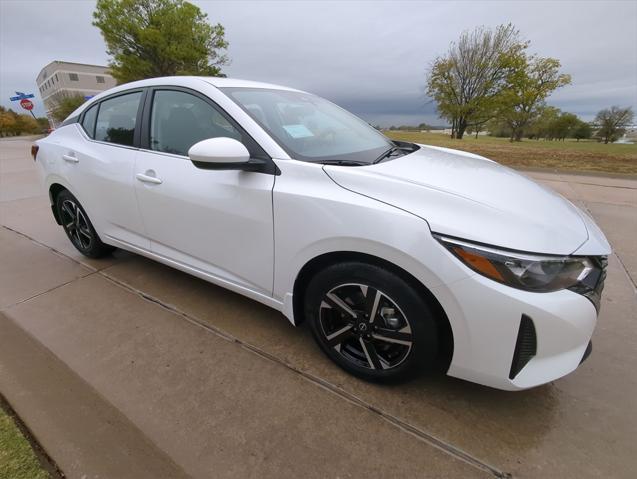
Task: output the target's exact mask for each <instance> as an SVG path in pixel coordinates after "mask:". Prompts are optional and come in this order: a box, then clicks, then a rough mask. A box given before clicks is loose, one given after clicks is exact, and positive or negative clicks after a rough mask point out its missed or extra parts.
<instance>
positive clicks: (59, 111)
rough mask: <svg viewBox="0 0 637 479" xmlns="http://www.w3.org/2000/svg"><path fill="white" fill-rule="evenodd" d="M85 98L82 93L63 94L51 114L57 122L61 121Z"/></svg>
mask: <svg viewBox="0 0 637 479" xmlns="http://www.w3.org/2000/svg"><path fill="white" fill-rule="evenodd" d="M85 101H86V99H85V98H84V97H83V96H82V95H64V96H62V97H61V98H60V99H59V100H58V101H57V102H56V104H55V107H54V108H53V111H51V116H53V118H54V119H55V121H57V122H63V121H64V120H65V119H66V118H67V117H68V116H69V115H70V114H71V113H73V112H74V111H75V110H76V109H77V108H79V106H80V105H82V104H83V103H84V102H85Z"/></svg>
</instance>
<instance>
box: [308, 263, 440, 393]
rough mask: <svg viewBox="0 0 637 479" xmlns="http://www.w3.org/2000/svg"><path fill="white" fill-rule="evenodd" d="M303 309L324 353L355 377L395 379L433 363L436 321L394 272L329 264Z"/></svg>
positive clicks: (310, 290)
mask: <svg viewBox="0 0 637 479" xmlns="http://www.w3.org/2000/svg"><path fill="white" fill-rule="evenodd" d="M304 312H305V318H306V319H307V320H309V323H310V327H311V329H312V333H313V335H314V338H315V339H316V341H317V342H318V344H319V346H320V347H321V349H322V350H323V351H324V352H325V354H327V356H328V357H330V358H331V359H332V360H333V361H334V362H336V363H337V364H338V365H339V366H341V367H342V368H343V369H345V370H346V371H348V372H350V373H352V374H354V375H356V376H358V377H361V378H363V379H366V380H369V381H377V382H378V381H400V380H406V379H410V378H412V377H414V376H416V375H418V374H419V373H421V372H423V371H424V370H427V369H430V368H431V367H432V366H433V365H434V362H435V358H436V355H437V348H438V339H437V338H438V335H437V328H436V321H435V319H434V317H433V316H432V313H431V311H430V309H429V307H428V305H427V303H426V301H425V300H424V299H423V298H422V297H421V295H420V294H419V293H418V291H417V290H416V289H414V288H413V287H412V286H411V285H410V284H409V283H408V282H407V281H405V280H404V279H403V278H402V277H400V276H399V275H397V274H395V273H394V272H391V271H388V270H386V269H384V268H381V267H378V266H374V265H370V264H366V263H359V262H348V263H340V264H336V265H333V266H330V267H328V268H326V269H324V270H322V271H321V272H319V273H318V274H317V275H316V276H315V277H314V278H313V279H312V280H311V281H310V283H309V285H308V287H307V290H306V295H305V308H304Z"/></svg>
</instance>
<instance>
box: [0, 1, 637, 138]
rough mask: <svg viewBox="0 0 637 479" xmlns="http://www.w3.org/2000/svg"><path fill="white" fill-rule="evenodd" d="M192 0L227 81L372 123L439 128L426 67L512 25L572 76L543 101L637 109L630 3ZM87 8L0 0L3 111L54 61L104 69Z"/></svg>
mask: <svg viewBox="0 0 637 479" xmlns="http://www.w3.org/2000/svg"><path fill="white" fill-rule="evenodd" d="M192 3H196V4H197V5H199V6H200V7H201V8H202V9H203V10H204V11H205V12H206V13H208V15H209V19H210V21H211V22H213V23H216V22H220V23H221V24H223V25H224V27H225V28H226V36H227V39H228V41H229V42H230V47H229V50H228V54H229V56H230V58H231V60H232V63H231V65H229V66H227V67H225V68H224V71H225V73H226V74H227V75H228V76H229V77H236V78H244V79H250V80H260V81H267V82H272V83H280V84H284V85H288V86H292V87H295V88H299V89H302V90H307V91H310V92H313V93H316V94H319V95H321V96H324V97H326V98H328V99H330V100H332V101H334V102H336V103H338V104H339V105H341V106H343V107H345V108H347V109H349V110H351V111H353V112H354V113H356V114H358V115H359V116H361V117H363V118H364V119H365V120H367V121H369V122H371V123H374V124H376V123H379V124H381V125H383V126H389V125H391V124H396V125H399V124H418V123H421V122H427V123H433V124H442V123H443V122H442V121H441V120H439V119H438V118H437V115H436V113H435V106H434V105H432V104H431V103H430V102H428V100H427V97H426V95H425V93H424V79H425V71H426V69H427V66H428V64H429V63H430V62H431V61H432V60H433V59H434V58H435V57H436V56H437V55H439V54H443V53H444V52H445V51H446V50H447V48H448V46H449V43H450V42H451V41H453V40H455V39H457V37H458V36H459V34H460V33H461V32H462V30H465V29H472V28H474V27H476V26H479V25H486V26H490V27H492V26H496V25H498V24H502V23H508V22H512V23H513V24H515V25H516V27H517V28H518V29H519V30H520V31H521V33H522V35H523V37H524V38H526V39H527V40H530V41H531V49H530V50H531V52H534V53H538V54H540V55H542V56H551V57H555V58H558V59H559V60H560V61H561V62H562V70H563V72H565V73H570V74H571V75H572V77H573V83H572V84H571V85H570V86H567V87H564V88H562V89H561V90H559V91H558V92H556V93H554V94H553V96H551V97H550V98H549V103H550V104H552V105H555V106H558V107H560V108H562V109H564V110H567V111H571V112H574V113H577V114H578V115H580V116H581V117H582V118H583V119H585V120H590V119H592V118H593V117H594V115H595V113H596V112H597V111H598V110H599V109H601V108H604V107H607V106H611V105H621V106H628V105H630V106H632V107H633V109H635V110H636V111H637V1H630V0H626V1H618V2H610V1H584V0H581V1H576V2H570V1H547V2H542V1H527V2H522V1H496V2H482V1H466V2H451V1H449V2H445V1H438V2H420V1H410V2H397V1H395V2H381V1H359V2H347V1H338V2H337V1H334V2H328V1H321V2H309V1H298V2H293V1H287V2H268V1H260V2H257V1H245V2H244V1H230V2H228V1H193V2H192ZM94 6H95V2H94V1H90V0H74V1H72V0H65V1H57V0H48V1H39V0H0V95H1V101H0V103H1V104H2V105H4V106H12V105H11V102H10V101H9V97H10V96H12V95H13V94H14V91H15V90H19V91H26V92H32V93H36V98H35V100H36V114H42V113H43V109H42V106H41V105H42V103H41V100H40V98H39V95H38V93H39V92H38V91H37V88H36V85H35V78H36V76H37V74H38V73H39V71H40V70H41V69H42V67H44V66H45V65H46V64H47V63H49V62H50V61H52V60H65V61H72V62H80V63H93V64H104V65H106V64H107V62H108V56H107V55H106V53H105V47H104V42H103V40H102V37H101V35H100V33H99V31H98V30H97V29H96V28H95V27H93V26H92V25H91V14H92V11H93V9H94ZM13 107H14V109H15V107H16V105H15V104H14V105H13ZM18 109H19V108H18Z"/></svg>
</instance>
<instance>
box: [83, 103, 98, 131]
mask: <svg viewBox="0 0 637 479" xmlns="http://www.w3.org/2000/svg"><path fill="white" fill-rule="evenodd" d="M97 107H98V105H93V106H92V107H91V108H89V109H88V110H87V111H86V113H84V119H83V120H82V128H84V131H86V134H87V135H88V136H90V137H91V138H95V119H96V118H97Z"/></svg>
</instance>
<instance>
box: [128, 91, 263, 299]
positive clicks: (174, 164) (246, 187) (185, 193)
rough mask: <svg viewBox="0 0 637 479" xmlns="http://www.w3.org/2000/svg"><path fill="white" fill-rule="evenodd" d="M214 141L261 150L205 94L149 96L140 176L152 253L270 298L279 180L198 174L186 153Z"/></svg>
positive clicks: (212, 172) (156, 93)
mask: <svg viewBox="0 0 637 479" xmlns="http://www.w3.org/2000/svg"><path fill="white" fill-rule="evenodd" d="M215 137H229V138H233V139H236V140H238V141H241V142H243V143H244V144H246V146H247V147H248V149H249V151H250V153H251V155H252V154H254V155H259V154H260V153H261V152H262V150H260V149H259V147H258V146H255V144H254V141H253V140H251V138H248V137H246V135H245V132H243V131H242V130H241V128H240V127H239V126H238V125H237V124H236V122H234V120H232V118H230V117H229V115H227V113H225V112H224V111H223V110H222V109H220V108H219V107H218V105H217V104H215V103H214V102H213V101H212V100H211V99H210V98H208V97H206V96H204V95H202V94H201V93H197V92H193V91H190V90H185V89H181V90H178V89H172V88H160V87H158V88H155V89H152V90H151V91H149V93H148V96H147V98H146V105H145V108H144V119H143V126H142V134H141V138H140V141H141V145H142V148H143V149H142V150H140V151H139V153H138V155H137V159H136V166H135V172H134V177H135V189H136V191H137V200H138V204H139V208H140V211H141V215H142V218H143V221H144V225H145V228H146V231H147V234H148V237H149V239H150V240H151V250H152V251H153V253H155V254H157V255H160V256H163V257H166V258H169V259H172V260H174V261H177V262H179V263H181V264H183V265H186V266H189V267H193V268H196V269H199V270H201V271H203V272H205V273H208V274H211V275H214V276H216V277H217V278H220V279H223V280H225V281H230V282H232V283H234V284H236V285H239V286H241V287H244V288H248V289H250V290H253V291H257V292H259V293H261V294H265V295H268V296H270V295H271V294H272V280H273V268H274V236H273V235H274V233H273V218H272V189H273V186H274V176H272V175H269V174H262V173H255V172H244V171H238V170H226V171H221V170H204V169H200V168H197V167H196V166H195V165H194V164H193V163H192V162H191V161H190V159H189V158H188V157H187V152H188V149H189V148H190V147H191V146H192V145H193V144H195V143H197V142H199V141H202V140H204V139H208V138H215ZM263 154H265V153H263ZM266 156H267V155H266Z"/></svg>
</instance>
